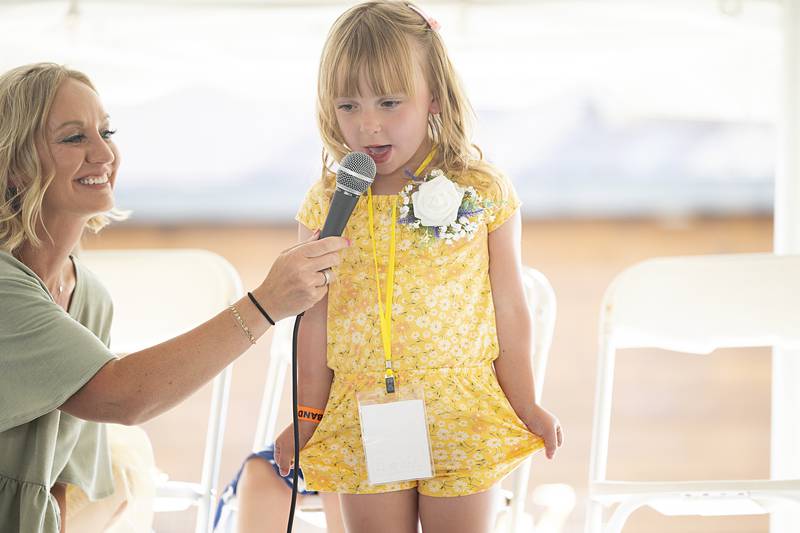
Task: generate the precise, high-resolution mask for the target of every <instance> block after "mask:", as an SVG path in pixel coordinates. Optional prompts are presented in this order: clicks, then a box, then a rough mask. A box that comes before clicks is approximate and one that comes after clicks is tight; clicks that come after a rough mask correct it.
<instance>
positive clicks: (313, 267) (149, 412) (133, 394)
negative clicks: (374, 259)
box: [60, 238, 348, 425]
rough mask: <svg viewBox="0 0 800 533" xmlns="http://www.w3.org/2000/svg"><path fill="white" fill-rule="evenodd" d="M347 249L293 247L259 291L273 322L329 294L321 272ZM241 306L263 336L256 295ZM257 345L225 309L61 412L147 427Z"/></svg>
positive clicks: (320, 244)
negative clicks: (256, 305)
mask: <svg viewBox="0 0 800 533" xmlns="http://www.w3.org/2000/svg"><path fill="white" fill-rule="evenodd" d="M346 246H348V244H347V241H346V240H345V239H341V238H332V239H325V240H321V241H317V242H304V243H301V244H299V245H297V246H294V247H292V248H290V249H288V250H286V251H285V252H283V253H282V254H281V255H280V256H279V257H278V259H277V260H276V261H275V263H274V264H273V266H272V268H271V269H270V273H269V274H268V275H267V278H266V279H265V280H264V282H263V283H262V284H261V285H260V286H259V287H258V288H257V289H255V290H254V291H253V295H254V296H255V297H256V299H257V300H258V301H259V302H260V303H261V305H262V306H263V307H264V308H265V309H266V310H267V311H268V312H269V313H270V315H271V317H272V318H273V320H280V319H282V318H284V317H287V316H292V315H295V314H297V313H299V312H301V311H303V310H305V309H307V308H308V307H309V306H311V305H312V304H313V303H314V302H317V301H319V300H320V299H321V298H322V297H323V296H324V295H325V294H326V293H327V287H325V286H321V285H322V284H323V281H324V276H323V275H322V274H321V273H320V272H319V271H321V270H323V269H325V268H330V267H332V266H334V265H336V264H338V263H339V255H338V253H337V252H338V251H339V250H341V249H342V248H344V247H346ZM199 290H202V289H199ZM235 305H236V307H237V309H238V310H239V313H240V315H241V317H242V319H243V320H244V322H245V324H247V326H248V328H249V329H250V331H251V333H252V334H253V336H254V337H255V338H259V337H261V335H263V334H264V333H265V332H266V331H267V329H269V323H268V322H267V320H266V319H265V318H264V317H263V316H262V315H261V314H260V312H259V311H258V309H257V308H256V307H255V305H253V303H252V302H251V301H250V299H249V298H247V297H246V296H245V297H244V298H242V299H240V300H239V301H238V302H236V304H235ZM250 346H251V343H250V340H249V339H248V338H247V336H246V335H245V334H244V332H243V331H242V329H241V327H240V326H239V324H238V322H237V321H236V319H235V318H234V316H233V314H232V313H231V311H230V310H229V309H225V310H224V311H221V312H220V313H219V314H217V315H216V316H215V317H214V318H212V319H211V320H209V321H208V322H205V323H203V324H201V325H200V326H198V327H196V328H195V329H193V330H191V331H189V332H187V333H185V334H183V335H181V336H179V337H176V338H174V339H171V340H168V341H166V342H163V343H161V344H159V345H157V346H153V347H152V348H147V349H145V350H142V351H140V352H136V353H133V354H130V355H128V356H127V357H123V358H122V359H117V360H112V361H110V362H109V363H107V364H106V365H105V366H103V368H102V369H100V370H99V371H98V372H97V373H96V374H95V375H94V377H92V379H90V380H89V381H88V382H87V383H86V385H84V386H83V387H82V388H81V389H80V390H79V391H78V392H76V393H75V394H74V395H72V397H70V398H69V399H68V400H67V401H66V402H64V404H62V405H61V407H60V409H61V410H62V411H65V412H67V413H69V414H71V415H74V416H77V417H78V418H83V419H86V420H94V421H98V422H117V423H122V424H129V425H132V424H139V423H141V422H144V421H146V420H149V419H151V418H153V417H155V416H157V415H159V414H161V413H163V412H164V411H167V410H169V409H170V408H172V407H174V406H175V405H177V404H178V403H180V402H181V401H182V400H184V399H185V398H187V397H188V396H189V395H191V394H192V393H194V392H195V391H196V390H198V389H199V388H200V387H201V386H203V385H204V384H205V383H207V382H208V381H210V380H211V379H213V377H214V376H216V375H217V374H218V373H219V372H220V371H222V369H224V368H225V367H226V366H227V365H228V364H230V363H231V362H232V361H233V360H234V359H236V358H237V357H238V356H240V355H241V354H242V353H244V351H245V350H247V349H248V348H249V347H250Z"/></svg>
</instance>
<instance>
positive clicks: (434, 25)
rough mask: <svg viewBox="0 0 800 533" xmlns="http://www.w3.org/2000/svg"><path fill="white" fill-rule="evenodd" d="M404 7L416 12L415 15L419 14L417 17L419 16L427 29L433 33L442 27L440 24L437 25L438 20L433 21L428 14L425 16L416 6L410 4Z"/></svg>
mask: <svg viewBox="0 0 800 533" xmlns="http://www.w3.org/2000/svg"><path fill="white" fill-rule="evenodd" d="M406 5H407V6H408V7H410V8H411V9H413V10H414V11H416V12H417V14H419V16H420V17H422V18H423V19H425V22H426V23H427V24H428V27H429V28H430V29H432V30H433V31H439V29H440V28H441V27H442V25H441V24H439V21H438V20H436V19H435V18H433V17H430V16H428V14H426V13H425V12H424V11H423V10H421V9H420V8H418V7H417V6H415V5H412V4H406Z"/></svg>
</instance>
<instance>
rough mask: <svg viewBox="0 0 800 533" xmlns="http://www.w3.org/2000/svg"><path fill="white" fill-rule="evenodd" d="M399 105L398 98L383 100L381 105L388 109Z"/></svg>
mask: <svg viewBox="0 0 800 533" xmlns="http://www.w3.org/2000/svg"><path fill="white" fill-rule="evenodd" d="M399 105H400V100H384V101H383V107H387V108H389V109H394V108H395V107H397V106H399Z"/></svg>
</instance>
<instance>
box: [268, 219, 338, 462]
mask: <svg viewBox="0 0 800 533" xmlns="http://www.w3.org/2000/svg"><path fill="white" fill-rule="evenodd" d="M311 234H312V232H311V230H310V229H308V228H306V227H305V226H303V225H302V224H300V226H299V228H298V235H299V238H300V240H301V241H303V240H306V239H308V238H309V236H310V235H311ZM327 320H328V296H327V295H325V297H323V298H322V299H321V300H320V301H319V302H317V303H316V304H315V305H314V306H313V307H312V308H311V309H309V310H308V311H306V313H305V314H304V315H303V319H302V321H301V322H300V331H299V332H298V339H297V381H298V389H297V402H298V404H299V405H303V406H306V407H313V408H315V409H321V410H324V409H325V406H326V404H327V403H328V395H329V394H330V390H331V382H332V381H333V371H332V370H331V369H330V368H328V358H327V354H328V334H327V331H328V330H327V327H328V326H327ZM317 425H318V424H315V423H314V422H308V421H305V420H301V421H300V425H299V427H298V432H299V433H300V442H299V446H300V448H301V449H302V448H303V447H304V446H305V444H306V443H307V442H308V440H309V439H310V438H311V436H312V435H313V434H314V430H316V428H317ZM293 459H294V435H293V433H292V426H291V424H290V425H289V427H287V428H286V429H284V430H283V432H281V434H280V435H279V436H278V438H277V439H275V462H276V463H277V464H278V466H279V467H280V469H281V472H282V473H283V474H285V473H287V472H288V471H289V467H290V465H291V464H292V461H293Z"/></svg>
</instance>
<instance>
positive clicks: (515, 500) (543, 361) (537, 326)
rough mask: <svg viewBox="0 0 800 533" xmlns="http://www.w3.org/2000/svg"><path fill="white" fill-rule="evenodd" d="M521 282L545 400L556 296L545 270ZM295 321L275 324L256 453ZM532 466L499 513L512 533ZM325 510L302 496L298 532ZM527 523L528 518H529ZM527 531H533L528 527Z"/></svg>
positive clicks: (516, 532)
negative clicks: (545, 379) (529, 315)
mask: <svg viewBox="0 0 800 533" xmlns="http://www.w3.org/2000/svg"><path fill="white" fill-rule="evenodd" d="M523 282H524V284H525V295H526V298H527V302H528V305H529V306H530V309H531V315H532V319H533V346H532V350H531V358H532V362H533V370H534V376H535V381H536V395H537V399H541V394H542V389H543V387H544V374H545V369H546V368H547V357H548V353H549V350H550V344H551V342H552V340H553V329H554V326H555V319H556V297H555V293H554V292H553V288H552V287H551V286H550V283H549V282H548V281H547V278H546V277H545V276H544V275H543V274H542V273H541V272H538V271H536V270H534V269H532V268H527V267H526V268H525V270H524V273H523ZM293 325H294V319H293V318H292V319H286V320H282V321H280V322H278V324H277V325H276V326H275V330H274V333H273V337H272V346H271V348H270V361H269V367H268V369H267V377H266V383H265V385H264V396H263V399H262V401H261V409H260V411H259V417H258V426H257V428H256V435H255V439H254V441H253V451H259V450H263V449H264V447H265V446H267V445H270V444H272V443H273V442H274V440H275V436H276V431H277V423H278V411H279V409H280V404H281V397H282V396H283V387H284V383H285V382H286V375H287V371H288V369H289V368H290V365H291V362H292V327H293ZM530 466H531V459H530V458H528V459H527V460H525V461H524V462H523V463H522V464H521V465H520V466H519V467H518V468H517V469H516V470H515V471H514V473H513V474H512V476H513V487H514V489H513V492H511V491H504V495H503V496H504V500H505V501H504V503H505V505H504V506H503V509H502V511H501V512H502V513H504V514H506V516H505V517H503V518H504V520H503V521H502V523H503V524H505V525H506V526H505V527H504V531H507V532H509V533H521V532H522V531H523V528H522V524H523V522H524V520H523V519H524V517H525V499H526V495H527V491H528V480H529V476H530ZM321 511H322V502H321V501H320V500H319V498H316V497H306V498H304V502H303V506H302V508H301V509H300V512H299V513H298V514H297V515H296V516H297V518H298V521H297V528H298V529H297V530H298V531H303V532H306V531H307V532H318V531H325V527H324V517H322V516H320V514H319V513H320V512H321ZM226 512H227V513H229V516H228V517H226V523H228V524H233V522H234V520H235V517H233V516H232V515H234V514H235V512H236V502H235V499H233V500H232V501H230V502H229V504H228V506H227V507H226ZM528 521H529V522H530V520H528ZM229 527H233V526H232V525H231V526H229ZM225 531H233V529H230V530H227V529H226V530H225ZM525 531H526V532H530V529H526V530H525Z"/></svg>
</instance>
